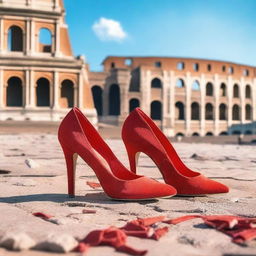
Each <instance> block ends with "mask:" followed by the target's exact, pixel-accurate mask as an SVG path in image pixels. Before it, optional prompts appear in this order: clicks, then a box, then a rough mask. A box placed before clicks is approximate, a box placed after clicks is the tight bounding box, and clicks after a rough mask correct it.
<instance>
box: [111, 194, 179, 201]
mask: <svg viewBox="0 0 256 256" xmlns="http://www.w3.org/2000/svg"><path fill="white" fill-rule="evenodd" d="M174 196H175V195H171V196H162V197H152V198H140V199H121V198H113V197H110V196H108V195H107V197H108V198H110V199H111V200H114V201H128V202H135V201H152V200H157V199H166V198H171V197H174Z"/></svg>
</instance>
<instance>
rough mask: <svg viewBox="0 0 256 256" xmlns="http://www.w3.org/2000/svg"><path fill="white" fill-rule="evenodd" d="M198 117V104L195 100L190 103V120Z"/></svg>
mask: <svg viewBox="0 0 256 256" xmlns="http://www.w3.org/2000/svg"><path fill="white" fill-rule="evenodd" d="M199 119H200V110H199V104H198V103H197V102H193V103H192V104H191V120H199Z"/></svg>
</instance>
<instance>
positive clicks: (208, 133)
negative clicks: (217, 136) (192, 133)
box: [205, 132, 213, 136]
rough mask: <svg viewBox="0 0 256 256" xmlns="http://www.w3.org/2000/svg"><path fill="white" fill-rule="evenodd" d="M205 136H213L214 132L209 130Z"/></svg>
mask: <svg viewBox="0 0 256 256" xmlns="http://www.w3.org/2000/svg"><path fill="white" fill-rule="evenodd" d="M205 136H213V133H212V132H207V133H206V134H205Z"/></svg>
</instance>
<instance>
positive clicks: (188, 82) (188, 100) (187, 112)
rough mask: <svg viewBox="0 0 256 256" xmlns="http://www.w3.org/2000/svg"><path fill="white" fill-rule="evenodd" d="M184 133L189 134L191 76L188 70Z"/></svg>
mask: <svg viewBox="0 0 256 256" xmlns="http://www.w3.org/2000/svg"><path fill="white" fill-rule="evenodd" d="M185 83H186V113H185V115H186V135H187V136H190V135H191V76H190V72H187V73H186V77H185Z"/></svg>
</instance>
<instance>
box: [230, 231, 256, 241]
mask: <svg viewBox="0 0 256 256" xmlns="http://www.w3.org/2000/svg"><path fill="white" fill-rule="evenodd" d="M231 236H232V237H233V240H232V241H233V242H234V243H238V244H240V243H244V242H246V241H251V240H253V239H256V228H250V229H246V230H243V231H240V232H237V233H234V234H233V235H231Z"/></svg>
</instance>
